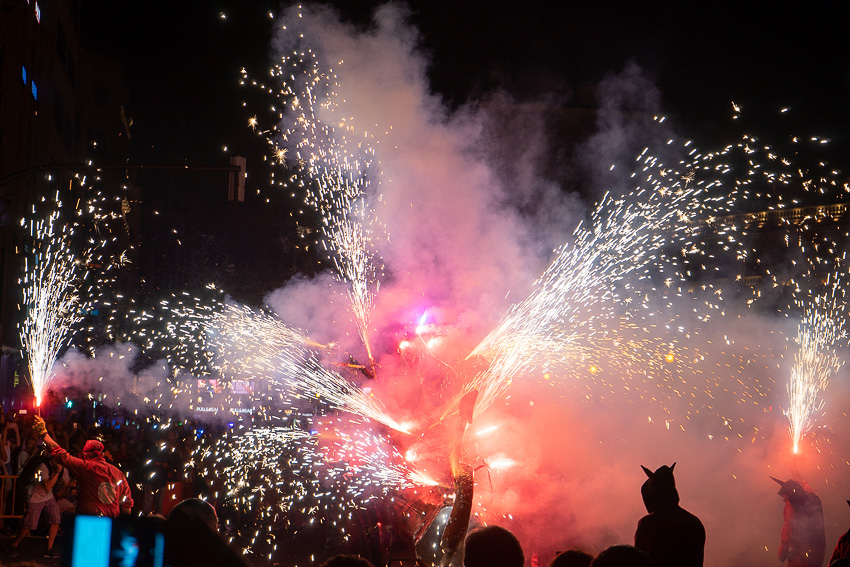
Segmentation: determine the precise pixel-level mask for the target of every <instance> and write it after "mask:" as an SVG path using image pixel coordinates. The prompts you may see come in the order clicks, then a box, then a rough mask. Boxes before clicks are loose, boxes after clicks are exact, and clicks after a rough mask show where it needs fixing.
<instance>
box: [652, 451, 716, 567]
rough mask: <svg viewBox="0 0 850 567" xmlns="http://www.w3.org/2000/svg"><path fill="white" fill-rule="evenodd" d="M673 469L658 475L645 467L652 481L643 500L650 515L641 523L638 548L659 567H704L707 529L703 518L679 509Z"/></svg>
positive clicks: (670, 468)
mask: <svg viewBox="0 0 850 567" xmlns="http://www.w3.org/2000/svg"><path fill="white" fill-rule="evenodd" d="M675 466H676V463H673V466H671V467H668V466H666V465H664V466H662V467H660V468H659V469H658V470H656V471H655V472H651V471H649V470H648V469H647V468H645V467H644V469H643V470H644V472H645V473H646V475H647V477H648V480H647V481H646V482H645V483H644V484H643V486H642V487H641V496H643V503H644V505H645V506H646V511H647V512H649V514H647V515H646V516H644V517H643V518H641V519H640V521H639V522H638V526H637V531H636V532H635V547H636V548H638V549H640V550H641V551H643V552H644V553H646V554H647V555H649V556H650V557H651V558H652V560H653V561H655V564H656V565H657V567H702V564H703V557H704V553H705V528H704V527H703V525H702V522H700V520H699V518H697V517H696V516H694V515H693V514H691V513H690V512H688V511H687V510H685V509H684V508H682V507H681V506H679V492H678V491H677V490H676V481H675V479H674V478H673V467H675Z"/></svg>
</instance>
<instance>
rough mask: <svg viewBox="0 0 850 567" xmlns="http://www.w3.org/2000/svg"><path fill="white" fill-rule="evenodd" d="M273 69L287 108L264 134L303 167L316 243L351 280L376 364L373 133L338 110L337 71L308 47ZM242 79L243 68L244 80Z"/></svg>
mask: <svg viewBox="0 0 850 567" xmlns="http://www.w3.org/2000/svg"><path fill="white" fill-rule="evenodd" d="M271 75H272V77H273V78H279V79H280V80H281V85H280V88H279V90H278V92H277V94H276V96H277V98H278V100H279V101H280V105H281V106H282V107H283V108H285V109H286V111H282V112H280V113H279V114H278V119H279V120H281V124H280V125H276V126H275V127H274V128H273V129H272V134H273V135H272V136H271V137H269V138H267V141H268V142H269V144H270V145H272V146H273V149H274V155H275V156H276V157H277V158H278V160H280V161H284V160H285V156H286V155H287V153H288V152H290V151H291V152H292V153H293V154H294V156H295V159H296V160H297V161H296V163H297V164H298V166H299V167H300V168H301V170H302V171H303V172H304V173H305V174H306V178H307V180H306V182H304V181H303V180H302V184H303V186H304V188H305V189H306V199H305V201H306V203H307V204H308V205H309V206H311V207H313V208H314V209H315V210H316V211H318V212H319V213H320V214H321V215H322V224H321V234H322V236H323V238H322V241H321V245H322V247H323V248H324V249H325V251H326V252H327V253H328V255H329V256H330V258H331V259H332V261H333V263H334V266H335V267H336V272H337V275H338V276H339V277H340V278H341V279H342V280H343V281H345V282H347V283H348V284H349V285H350V288H349V290H348V296H349V300H350V301H351V306H352V310H353V312H354V318H355V323H356V325H357V330H358V333H359V335H360V338H361V340H362V342H363V345H364V347H365V348H366V351H367V355H368V357H369V361H370V363H371V364H372V366H373V368H372V370H373V371H374V357H373V355H372V349H371V346H370V341H369V319H370V312H371V309H372V305H373V300H374V293H376V292H377V288H378V285H379V284H378V276H379V272H380V269H379V268H378V263H377V262H376V260H377V257H376V254H375V252H374V251H373V248H372V246H371V244H370V242H371V239H372V237H373V228H372V227H373V226H374V225H375V224H376V221H375V215H374V213H373V211H372V209H371V207H370V206H369V204H368V202H367V200H366V191H367V189H368V188H369V185H370V179H369V177H368V172H369V170H370V168H371V167H372V161H373V159H374V151H373V150H372V148H371V147H370V146H369V144H368V140H369V139H370V138H371V136H370V135H369V134H368V133H367V132H362V131H358V129H357V128H355V126H354V125H353V119H351V118H346V117H343V116H342V115H341V114H340V112H341V109H340V107H339V105H338V102H337V95H336V93H335V91H334V89H335V88H337V87H338V85H336V84H335V80H336V76H335V75H334V74H333V71H332V70H331V69H328V70H327V71H325V70H324V69H323V68H322V66H321V64H320V63H319V59H318V57H317V56H316V54H315V53H314V52H313V51H311V50H309V49H307V50H305V51H302V52H299V51H298V50H296V51H294V52H293V53H292V54H291V55H290V56H284V57H282V59H281V62H280V63H279V64H278V65H276V66H275V67H274V68H273V69H272V72H271ZM247 81H248V77H247V74H246V73H245V72H244V71H243V84H244V83H245V82H247ZM254 84H256V83H254ZM260 86H261V88H264V89H265V88H266V87H265V86H264V85H260ZM267 134H268V132H266V131H261V132H260V135H263V136H266V135H267ZM355 136H356V137H357V138H356V139H355ZM279 144H280V145H284V146H286V147H285V148H284V147H280V145H279Z"/></svg>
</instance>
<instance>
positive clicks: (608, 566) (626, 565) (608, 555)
mask: <svg viewBox="0 0 850 567" xmlns="http://www.w3.org/2000/svg"><path fill="white" fill-rule="evenodd" d="M671 468H672V467H671ZM655 565H656V564H655V563H654V562H653V561H652V559H650V557H649V556H648V555H647V554H646V553H644V552H643V551H641V550H640V549H638V548H636V547H632V546H631V545H612V546H611V547H609V548H608V549H606V550H605V551H603V552H602V553H600V554H599V555H597V556H596V559H594V560H593V561H591V563H590V567H655Z"/></svg>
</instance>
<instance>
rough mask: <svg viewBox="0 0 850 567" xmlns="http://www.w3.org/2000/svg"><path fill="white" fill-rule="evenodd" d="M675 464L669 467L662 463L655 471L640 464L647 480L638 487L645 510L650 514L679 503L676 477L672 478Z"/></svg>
mask: <svg viewBox="0 0 850 567" xmlns="http://www.w3.org/2000/svg"><path fill="white" fill-rule="evenodd" d="M675 466H676V463H673V464H672V465H670V466H669V467H668V466H667V465H662V466H660V467H659V468H657V469H656V470H655V472H652V471H650V470H649V469H648V468H646V467H645V466H643V465H641V468H642V469H643V472H644V473H646V476H647V481H646V482H644V483H643V486H641V487H640V494H641V496H642V497H643V504H644V506H646V511H647V512H649V513H650V514H651V513H653V512H656V511H658V510H661V509H664V508H670V507H672V506H678V505H679V491H678V490H676V479H675V478H673V469H674V468H675Z"/></svg>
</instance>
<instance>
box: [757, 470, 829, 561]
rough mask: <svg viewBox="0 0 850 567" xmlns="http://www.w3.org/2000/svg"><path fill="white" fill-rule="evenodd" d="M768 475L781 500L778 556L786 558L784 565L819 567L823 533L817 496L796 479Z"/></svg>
mask: <svg viewBox="0 0 850 567" xmlns="http://www.w3.org/2000/svg"><path fill="white" fill-rule="evenodd" d="M770 478H772V479H773V480H774V481H775V482H776V483H777V484H779V486H780V489H779V492H778V494H779V496H781V497H782V499H783V500H784V501H785V509H784V510H783V511H782V516H783V517H784V518H785V524H784V525H783V526H782V535H781V539H780V543H779V560H780V561H785V560H786V559H787V560H788V567H822V565H823V558H824V555H825V554H826V534H825V531H824V524H823V506H822V505H821V501H820V498H818V495H817V494H815V493H814V491H812V489H811V488H809V487H808V486H805V487H804V486H803V485H801V484H800V483H799V482H797V481H796V480H786V481H785V482H783V481H781V480H779V479H778V478H773V477H770Z"/></svg>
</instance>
